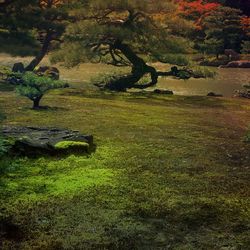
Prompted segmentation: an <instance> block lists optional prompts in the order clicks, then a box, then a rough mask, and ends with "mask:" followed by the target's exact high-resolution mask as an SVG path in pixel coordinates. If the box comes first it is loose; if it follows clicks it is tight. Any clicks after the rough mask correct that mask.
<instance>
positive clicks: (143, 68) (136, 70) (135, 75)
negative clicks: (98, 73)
mask: <svg viewBox="0 0 250 250" xmlns="http://www.w3.org/2000/svg"><path fill="white" fill-rule="evenodd" d="M111 50H119V51H120V52H121V53H122V54H123V55H124V56H125V57H126V58H127V59H128V60H129V62H130V63H131V65H132V70H131V73H130V74H128V75H124V76H119V77H117V78H114V79H112V80H110V82H109V83H106V82H105V83H98V84H96V86H98V87H99V88H101V89H108V90H113V91H126V90H127V89H130V88H137V89H145V88H148V87H151V86H154V85H156V84H157V82H158V77H159V76H173V77H176V78H178V79H185V80H186V79H189V78H190V77H195V78H200V77H203V76H201V75H197V74H195V73H194V72H193V71H192V70H189V69H187V68H183V69H178V68H177V67H176V66H173V67H172V68H171V70H170V71H166V72H161V71H157V70H156V69H155V68H154V67H152V66H149V65H147V64H146V63H145V62H144V60H143V59H142V58H140V57H139V56H137V55H136V54H135V53H134V51H133V50H132V49H131V48H130V47H129V46H128V45H127V44H124V43H122V42H121V41H119V40H117V41H116V42H115V43H114V44H113V46H112V47H111ZM146 74H149V75H150V77H151V81H150V82H148V83H145V84H139V83H138V82H139V80H140V79H141V78H142V77H143V76H144V75H146Z"/></svg>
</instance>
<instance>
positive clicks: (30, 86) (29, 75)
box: [16, 72, 68, 109]
mask: <svg viewBox="0 0 250 250" xmlns="http://www.w3.org/2000/svg"><path fill="white" fill-rule="evenodd" d="M67 86H68V85H67V84H65V83H64V82H62V81H55V80H53V79H51V78H49V77H44V76H37V75H36V74H34V73H33V72H26V73H24V74H23V75H22V76H21V84H19V85H18V86H17V88H16V91H17V93H18V94H20V95H22V96H26V97H28V98H29V99H30V100H31V101H33V109H39V108H40V101H41V99H42V97H43V96H44V94H45V93H47V92H48V91H49V90H51V89H58V88H65V87H67Z"/></svg>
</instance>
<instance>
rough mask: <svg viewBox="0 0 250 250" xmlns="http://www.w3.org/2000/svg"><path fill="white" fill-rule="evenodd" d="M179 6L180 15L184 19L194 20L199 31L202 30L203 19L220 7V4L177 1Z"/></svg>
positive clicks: (193, 0) (199, 1)
mask: <svg viewBox="0 0 250 250" xmlns="http://www.w3.org/2000/svg"><path fill="white" fill-rule="evenodd" d="M176 2H177V3H178V5H179V13H180V14H181V15H183V16H184V17H187V18H190V19H193V20H194V21H195V25H196V28H197V29H201V27H200V22H201V19H202V18H203V17H204V16H206V15H209V13H210V12H211V11H213V10H215V9H216V8H218V7H219V6H220V4H218V3H216V2H214V3H207V2H205V1H203V0H191V1H188V0H176Z"/></svg>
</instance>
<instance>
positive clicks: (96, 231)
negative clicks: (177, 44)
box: [0, 85, 250, 249]
mask: <svg viewBox="0 0 250 250" xmlns="http://www.w3.org/2000/svg"><path fill="white" fill-rule="evenodd" d="M84 87H85V85H84ZM45 98H46V100H45V101H46V103H48V105H49V106H50V107H55V106H56V107H57V108H54V109H49V110H46V111H44V112H38V111H33V110H30V109H29V103H28V101H26V100H24V99H16V97H15V94H14V93H12V92H4V93H2V94H1V95H0V104H1V106H3V107H5V113H6V115H7V119H6V121H5V123H6V124H15V125H19V124H20V125H28V126H48V127H58V126H59V127H62V128H70V129H73V130H79V131H81V132H82V133H86V134H93V135H94V138H95V143H96V144H97V149H96V152H95V153H93V154H91V155H88V156H75V155H71V156H69V157H64V158H63V159H62V158H61V157H59V156H58V158H40V159H28V158H24V159H20V158H19V159H15V160H13V161H12V164H10V166H11V167H10V168H9V170H8V171H5V172H4V173H3V174H2V178H1V188H0V197H1V201H2V203H1V208H3V209H2V210H1V211H4V212H3V213H4V216H8V215H9V216H10V217H11V218H13V223H16V224H17V225H21V229H22V230H24V232H25V236H27V237H26V238H25V239H24V240H19V241H18V243H17V244H18V247H19V248H22V249H31V248H37V249H55V248H58V249H69V248H72V249H99V248H103V249H160V248H164V247H166V246H167V247H168V248H170V249H223V248H225V247H228V248H230V249H247V247H248V246H249V236H248V230H249V228H248V225H249V219H248V218H250V217H249V214H250V213H249V207H250V206H249V198H248V196H249V185H248V182H249V176H248V174H247V170H248V168H249V150H250V148H249V144H247V143H244V142H243V140H242V138H243V137H244V133H245V132H244V131H243V129H242V128H245V127H247V126H248V124H249V121H250V112H249V105H248V103H247V102H246V101H245V100H241V99H237V98H234V99H224V98H222V99H215V98H206V97H193V96H191V97H185V96H171V97H169V96H167V97H166V96H156V95H149V94H145V95H144V94H142V93H140V94H138V93H133V94H129V93H122V94H114V93H109V92H93V91H92V92H91V91H82V90H77V89H63V90H60V91H53V92H51V95H48V96H45ZM13 103H15V105H13ZM16 106H19V107H22V108H19V109H18V108H16ZM25 106H27V108H23V107H25ZM239 149H240V150H239ZM6 164H8V163H6ZM2 242H4V243H3V244H6V245H7V244H9V245H8V246H11V247H12V248H15V246H16V241H15V239H6V238H4V239H3V241H2ZM11 247H9V248H11ZM6 249H8V247H6Z"/></svg>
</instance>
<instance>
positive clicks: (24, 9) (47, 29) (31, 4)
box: [0, 0, 70, 71]
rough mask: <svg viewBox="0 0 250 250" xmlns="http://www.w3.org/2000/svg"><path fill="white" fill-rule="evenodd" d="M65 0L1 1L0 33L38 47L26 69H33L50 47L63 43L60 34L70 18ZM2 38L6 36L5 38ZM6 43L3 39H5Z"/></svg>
mask: <svg viewBox="0 0 250 250" xmlns="http://www.w3.org/2000/svg"><path fill="white" fill-rule="evenodd" d="M69 2H70V1H66V0H29V1H28V0H15V1H8V0H5V1H4V2H3V3H2V4H0V23H1V24H0V29H1V32H0V36H3V37H4V39H5V41H6V38H8V40H7V41H11V39H13V38H14V41H13V43H14V44H15V45H16V46H18V44H20V43H19V42H18V41H17V40H22V41H23V42H22V43H21V44H20V49H19V50H22V45H24V46H25V45H27V46H30V50H31V51H32V47H36V48H37V49H36V50H35V51H32V52H35V58H34V59H33V60H32V61H31V62H30V64H29V65H28V66H27V68H26V70H28V71H32V70H34V68H35V67H36V66H37V65H38V64H39V63H40V62H41V60H42V59H43V58H44V56H45V55H46V54H47V53H48V51H49V50H50V49H51V48H52V47H53V46H55V45H56V44H55V43H60V38H61V36H62V34H63V32H64V30H65V27H66V25H67V23H68V22H69V21H70V16H69V13H68V11H69V9H68V8H69V6H70V4H69ZM2 40H3V39H2ZM2 43H4V42H2Z"/></svg>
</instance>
